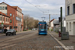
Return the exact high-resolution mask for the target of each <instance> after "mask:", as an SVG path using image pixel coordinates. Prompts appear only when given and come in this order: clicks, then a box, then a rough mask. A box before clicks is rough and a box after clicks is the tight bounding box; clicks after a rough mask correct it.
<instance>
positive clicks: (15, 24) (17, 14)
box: [0, 2, 23, 31]
mask: <svg viewBox="0 0 75 50" xmlns="http://www.w3.org/2000/svg"><path fill="white" fill-rule="evenodd" d="M0 11H1V12H3V13H5V14H6V15H8V16H10V26H9V27H10V29H13V28H14V29H15V30H16V31H23V13H22V10H21V9H20V8H19V7H18V6H10V5H8V4H6V3H5V2H2V3H0Z"/></svg>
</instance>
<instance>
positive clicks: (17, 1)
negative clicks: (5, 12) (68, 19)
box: [1, 0, 65, 20]
mask: <svg viewBox="0 0 75 50" xmlns="http://www.w3.org/2000/svg"><path fill="white" fill-rule="evenodd" d="M27 1H28V2H30V3H32V4H30V3H28V2H27ZM27 1H25V0H5V2H6V3H7V4H9V5H11V6H18V7H20V8H21V9H22V11H23V14H29V15H30V16H31V17H34V18H35V19H39V18H40V17H41V16H43V12H46V13H48V10H49V13H51V14H60V7H61V6H62V7H63V16H65V0H27ZM1 2H2V1H1ZM35 6H36V7H35ZM39 9H40V10H39ZM42 11H43V12H42ZM44 16H46V19H45V20H48V19H49V18H48V17H49V15H44ZM59 16H60V15H51V19H52V18H54V17H55V18H56V17H59ZM39 20H41V19H39Z"/></svg>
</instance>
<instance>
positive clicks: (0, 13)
mask: <svg viewBox="0 0 75 50" xmlns="http://www.w3.org/2000/svg"><path fill="white" fill-rule="evenodd" d="M0 15H3V16H6V17H10V16H8V15H6V14H5V13H2V12H0Z"/></svg>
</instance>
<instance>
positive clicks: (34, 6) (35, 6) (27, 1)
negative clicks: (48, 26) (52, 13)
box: [25, 0, 44, 13]
mask: <svg viewBox="0 0 75 50" xmlns="http://www.w3.org/2000/svg"><path fill="white" fill-rule="evenodd" d="M25 1H26V2H28V1H27V0H25ZM28 3H29V4H31V5H33V4H32V3H30V2H28ZM33 6H34V7H36V6H35V5H33ZM36 8H37V7H36ZM37 9H38V10H39V11H41V12H42V13H44V12H43V11H42V10H40V9H39V8H37Z"/></svg>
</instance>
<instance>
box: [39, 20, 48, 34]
mask: <svg viewBox="0 0 75 50" xmlns="http://www.w3.org/2000/svg"><path fill="white" fill-rule="evenodd" d="M38 34H39V35H47V23H46V22H45V21H41V22H39V23H38Z"/></svg>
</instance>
